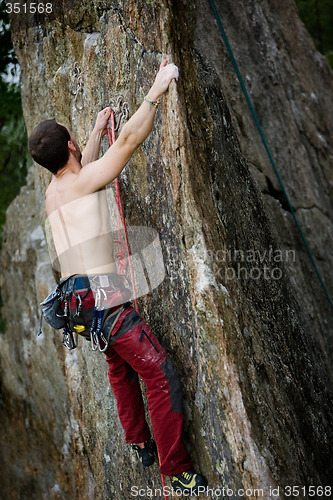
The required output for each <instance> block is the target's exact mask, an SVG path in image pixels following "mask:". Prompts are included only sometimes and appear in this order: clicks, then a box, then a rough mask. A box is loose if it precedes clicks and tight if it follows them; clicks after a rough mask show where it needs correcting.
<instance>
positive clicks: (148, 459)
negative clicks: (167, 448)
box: [132, 439, 157, 467]
mask: <svg viewBox="0 0 333 500" xmlns="http://www.w3.org/2000/svg"><path fill="white" fill-rule="evenodd" d="M132 448H133V450H135V451H136V452H137V453H138V457H139V459H140V462H142V463H143V465H144V466H146V467H150V466H151V465H153V463H154V461H155V457H154V455H155V453H156V452H157V448H156V444H155V441H153V439H149V441H146V442H145V447H144V448H140V446H138V445H137V444H132Z"/></svg>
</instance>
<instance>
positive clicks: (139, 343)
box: [105, 306, 192, 475]
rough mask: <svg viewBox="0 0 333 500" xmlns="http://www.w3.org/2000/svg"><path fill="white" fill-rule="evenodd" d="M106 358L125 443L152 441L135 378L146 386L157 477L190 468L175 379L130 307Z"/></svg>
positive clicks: (169, 364) (156, 343) (162, 353)
mask: <svg viewBox="0 0 333 500" xmlns="http://www.w3.org/2000/svg"><path fill="white" fill-rule="evenodd" d="M105 355H106V361H107V362H108V364H109V380H110V384H111V387H112V389H113V392H114V395H115V397H116V400H117V408H118V414H119V418H120V422H121V424H122V426H123V428H124V431H125V437H126V442H127V443H141V442H144V441H147V440H148V439H149V438H150V431H149V427H148V425H147V422H146V418H145V410H144V405H143V401H142V394H141V389H140V385H139V379H138V375H139V376H140V378H141V379H142V380H143V381H144V382H145V384H146V387H147V399H148V408H149V414H150V418H151V423H152V427H153V432H154V437H155V441H156V444H157V448H158V452H159V458H160V472H162V473H163V474H166V475H174V474H179V473H181V472H184V471H186V470H188V469H191V467H192V464H191V459H190V456H189V454H188V452H187V450H186V448H185V446H184V444H183V440H182V430H183V412H182V394H181V384H180V381H179V378H178V375H177V373H176V370H175V368H174V366H173V364H172V362H171V361H170V359H169V357H168V356H167V354H166V352H165V350H164V349H163V347H162V346H161V344H160V343H159V341H158V339H157V338H156V337H155V335H153V333H152V331H151V329H150V328H149V326H148V325H147V324H146V323H145V322H144V321H143V319H142V318H141V316H140V315H139V314H138V313H137V312H136V311H135V310H134V309H133V307H132V306H129V307H128V308H126V310H125V311H124V312H123V313H122V314H121V316H120V318H119V319H118V321H117V323H116V325H115V327H114V329H113V330H112V338H110V341H109V346H108V348H107V349H106V351H105Z"/></svg>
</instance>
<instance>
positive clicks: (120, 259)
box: [108, 109, 167, 500]
mask: <svg viewBox="0 0 333 500" xmlns="http://www.w3.org/2000/svg"><path fill="white" fill-rule="evenodd" d="M110 118H111V132H112V135H111V132H110V129H109V128H108V136H109V141H110V146H112V144H113V143H114V142H115V140H116V135H115V130H114V113H113V111H112V109H111V116H110ZM115 186H116V201H117V223H118V240H115V242H116V243H118V245H119V246H120V247H121V248H122V250H120V249H119V251H118V252H117V253H116V256H117V264H118V274H121V275H124V274H125V270H126V261H125V250H124V246H125V245H124V242H123V241H122V239H121V223H120V215H121V219H122V224H123V228H124V236H125V242H126V250H127V256H128V264H129V269H130V274H131V280H132V288H133V296H134V303H135V309H136V310H137V312H139V306H138V300H137V296H136V289H135V283H134V274H133V268H132V261H131V256H130V251H129V243H128V236H127V229H126V223H125V216H124V211H123V205H122V202H121V195H120V188H119V182H118V179H117V178H116V179H115ZM157 455H158V462H159V464H160V465H161V461H160V454H159V453H158V450H157ZM161 479H162V486H163V496H164V500H167V497H166V494H165V480H164V474H162V472H161Z"/></svg>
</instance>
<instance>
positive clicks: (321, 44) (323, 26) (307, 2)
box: [296, 0, 333, 67]
mask: <svg viewBox="0 0 333 500" xmlns="http://www.w3.org/2000/svg"><path fill="white" fill-rule="evenodd" d="M296 5H297V7H298V10H299V13H300V17H301V19H302V21H303V22H304V24H305V26H306V28H307V30H308V32H309V33H310V35H311V36H312V38H313V41H314V44H315V46H316V48H317V49H318V50H319V52H321V53H322V54H324V55H325V56H326V57H327V59H328V61H329V63H330V65H331V66H332V67H333V29H332V26H333V2H332V0H296Z"/></svg>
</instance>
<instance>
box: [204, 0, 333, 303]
mask: <svg viewBox="0 0 333 500" xmlns="http://www.w3.org/2000/svg"><path fill="white" fill-rule="evenodd" d="M209 2H210V5H211V7H212V10H213V12H214V15H215V18H216V21H217V24H218V27H219V30H220V33H221V36H222V38H223V41H224V43H225V46H226V48H227V50H228V53H229V56H230V59H231V62H232V64H233V67H234V69H235V71H236V74H237V77H238V80H239V83H240V85H241V87H242V90H243V93H244V96H245V99H246V102H247V104H248V106H249V108H250V111H251V114H252V117H253V119H254V121H255V124H256V126H257V129H258V132H259V134H260V137H261V140H262V143H263V145H264V147H265V149H266V152H267V155H268V158H269V160H270V162H271V164H272V167H273V169H274V172H275V175H276V177H277V180H278V182H279V184H280V186H281V189H282V192H283V194H284V196H285V199H286V202H287V204H288V207H289V209H290V212H291V214H292V216H293V218H294V221H295V224H296V227H297V229H298V232H299V234H300V235H301V238H302V240H303V243H304V246H305V248H306V251H307V253H308V256H309V257H310V261H311V263H312V265H313V267H314V270H315V271H316V274H317V276H318V279H319V281H320V284H321V286H322V289H323V290H324V292H325V295H326V297H327V298H328V301H329V303H330V304H331V307H332V309H333V301H332V299H331V297H330V294H329V292H328V290H327V288H326V285H325V283H324V280H323V278H322V276H321V274H320V271H319V269H318V266H317V264H316V261H315V258H314V256H313V254H312V252H311V249H310V247H309V243H308V241H307V239H306V237H305V235H304V233H303V230H302V228H301V226H300V224H299V221H298V219H297V216H296V214H295V210H294V208H293V206H292V204H291V202H290V200H289V197H288V195H287V192H286V189H285V186H284V184H283V182H282V179H281V177H280V174H279V171H278V169H277V166H276V164H275V161H274V159H273V156H272V154H271V151H270V149H269V147H268V144H267V142H266V138H265V136H264V133H263V130H262V128H261V125H260V123H259V120H258V117H257V114H256V112H255V109H254V107H253V104H252V102H251V99H250V96H249V94H248V92H247V90H246V87H245V84H244V80H243V78H242V75H241V74H240V71H239V68H238V65H237V62H236V60H235V57H234V54H233V52H232V49H231V47H230V44H229V40H228V37H227V35H226V32H225V31H224V28H223V25H222V21H221V18H220V15H219V13H218V10H217V8H216V5H215V2H214V0H209Z"/></svg>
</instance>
